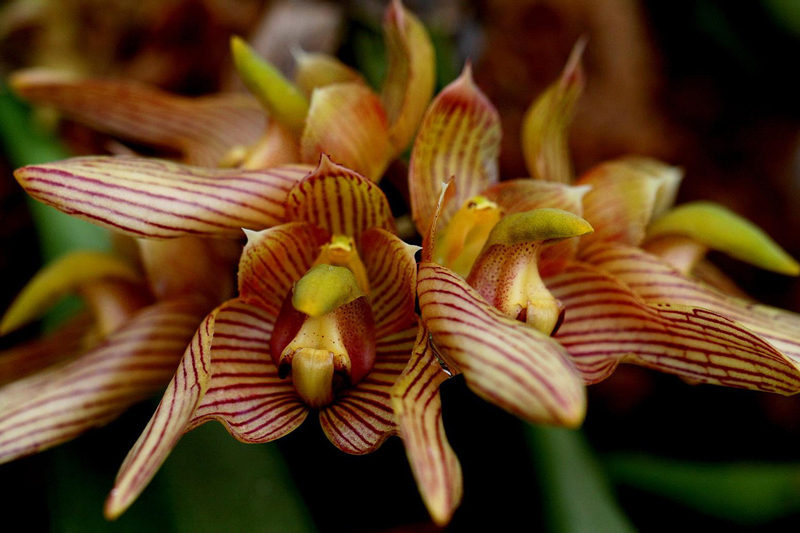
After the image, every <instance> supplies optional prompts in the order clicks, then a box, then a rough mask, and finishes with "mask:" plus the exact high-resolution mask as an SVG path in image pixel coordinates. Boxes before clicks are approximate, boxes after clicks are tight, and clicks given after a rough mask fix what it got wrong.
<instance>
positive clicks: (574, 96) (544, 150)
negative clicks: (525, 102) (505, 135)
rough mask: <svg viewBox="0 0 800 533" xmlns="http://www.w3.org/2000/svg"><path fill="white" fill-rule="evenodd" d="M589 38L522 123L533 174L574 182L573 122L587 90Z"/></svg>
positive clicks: (527, 161)
mask: <svg viewBox="0 0 800 533" xmlns="http://www.w3.org/2000/svg"><path fill="white" fill-rule="evenodd" d="M585 47H586V40H585V39H581V40H579V41H578V42H577V44H575V47H574V48H573V49H572V54H571V55H570V57H569V60H568V61H567V65H566V66H565V67H564V71H563V72H562V73H561V78H560V79H559V80H558V81H556V82H555V83H554V84H552V85H551V86H550V87H548V88H547V89H545V91H544V93H542V94H541V95H540V96H539V97H538V98H537V99H536V101H534V102H533V104H531V107H530V108H529V109H528V111H527V112H526V113H525V118H524V119H523V124H522V152H523V155H524V156H525V164H526V165H527V167H528V173H530V175H531V177H533V178H537V179H542V180H547V181H555V182H559V183H571V182H572V164H571V162H570V158H569V147H568V142H567V141H568V138H569V125H570V122H572V116H573V115H574V114H575V107H576V105H577V103H578V99H579V98H580V95H581V92H582V91H583V85H584V73H583V67H582V66H581V56H582V55H583V50H584V48H585Z"/></svg>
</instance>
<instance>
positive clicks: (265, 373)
mask: <svg viewBox="0 0 800 533" xmlns="http://www.w3.org/2000/svg"><path fill="white" fill-rule="evenodd" d="M274 321H275V315H272V314H270V313H268V312H266V311H263V310H261V309H259V308H258V307H254V306H252V305H248V304H246V303H244V302H242V301H237V300H233V301H231V302H229V303H228V306H227V307H226V308H225V310H224V311H223V312H221V313H220V314H219V315H218V316H217V320H216V323H215V324H214V341H213V343H212V346H211V381H210V383H209V385H208V390H207V391H206V394H205V396H204V397H203V399H202V401H201V402H200V405H199V406H198V408H197V412H196V414H195V417H194V419H193V420H192V423H191V427H196V426H198V425H200V424H203V423H205V422H207V421H209V420H212V419H213V420H218V421H219V422H221V423H222V424H223V425H224V426H225V427H226V428H227V429H228V432H230V434H231V435H232V436H233V437H235V438H236V439H238V440H240V441H242V442H269V441H272V440H275V439H277V438H280V437H282V436H284V435H286V434H287V433H289V432H291V431H293V430H294V429H295V428H297V427H298V426H299V425H300V424H301V423H302V422H303V420H305V418H306V415H307V414H308V408H307V407H306V406H305V405H304V404H303V403H302V402H301V401H300V399H299V398H298V396H297V394H296V393H295V390H294V386H293V385H292V381H291V379H288V378H287V379H281V378H279V377H278V370H277V368H275V365H274V364H273V363H272V360H271V358H270V355H269V341H270V336H271V334H272V326H273V323H274Z"/></svg>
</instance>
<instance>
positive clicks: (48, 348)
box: [0, 313, 93, 386]
mask: <svg viewBox="0 0 800 533" xmlns="http://www.w3.org/2000/svg"><path fill="white" fill-rule="evenodd" d="M92 325H93V320H92V318H91V316H89V315H88V314H86V313H84V314H80V315H78V316H77V317H75V318H73V319H72V320H70V321H69V322H67V323H66V324H63V325H62V326H60V327H59V328H58V329H56V330H55V331H54V332H52V333H50V334H49V335H46V336H44V337H42V338H41V339H34V340H32V341H28V342H26V343H24V344H20V345H18V346H14V347H13V348H9V349H8V350H5V351H3V352H0V386H2V385H5V384H7V383H11V382H13V381H17V380H20V379H22V378H24V377H26V376H29V375H31V374H33V373H35V372H38V371H40V370H43V369H45V368H47V367H48V366H50V365H53V364H55V363H58V362H60V361H63V360H65V359H69V358H71V357H73V356H75V355H77V354H78V353H80V352H81V351H82V350H84V349H86V347H87V344H88V339H87V337H86V336H87V334H88V333H89V332H90V331H91V329H92Z"/></svg>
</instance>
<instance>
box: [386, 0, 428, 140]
mask: <svg viewBox="0 0 800 533" xmlns="http://www.w3.org/2000/svg"><path fill="white" fill-rule="evenodd" d="M383 32H384V36H385V40H386V49H387V51H388V53H389V71H388V72H387V74H386V79H385V80H384V83H383V88H382V91H381V100H382V102H383V106H384V108H385V109H386V113H387V115H388V118H389V124H390V131H389V137H390V139H391V143H392V146H393V148H394V153H395V154H400V153H402V152H403V151H404V150H405V149H406V147H407V146H408V145H409V143H410V142H411V140H412V139H413V138H414V133H415V132H416V131H417V128H419V125H420V122H421V121H422V117H423V115H424V113H425V109H426V108H427V106H428V103H429V102H430V100H431V96H433V91H434V88H435V85H436V60H435V57H434V51H433V45H432V44H431V40H430V37H428V32H427V31H426V30H425V26H423V24H422V23H421V22H420V21H419V20H418V19H417V17H415V16H414V15H413V14H412V13H411V12H410V11H408V10H407V9H406V8H405V7H404V6H403V5H402V3H401V2H400V1H399V0H393V1H392V2H390V4H389V6H388V7H387V8H386V16H385V17H384V21H383Z"/></svg>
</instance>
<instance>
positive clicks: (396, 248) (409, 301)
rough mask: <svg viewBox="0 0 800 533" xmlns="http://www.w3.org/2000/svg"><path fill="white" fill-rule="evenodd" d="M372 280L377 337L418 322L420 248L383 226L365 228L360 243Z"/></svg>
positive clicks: (371, 301)
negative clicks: (415, 311) (416, 297)
mask: <svg viewBox="0 0 800 533" xmlns="http://www.w3.org/2000/svg"><path fill="white" fill-rule="evenodd" d="M359 248H360V250H361V257H362V259H363V260H364V264H365V266H366V268H367V277H368V278H369V283H370V303H371V305H372V310H373V312H374V313H375V328H376V329H375V332H376V336H377V337H378V338H380V337H383V336H384V335H388V334H390V333H394V332H396V331H399V330H402V329H406V328H408V327H409V326H411V325H413V324H416V315H415V314H414V298H415V295H416V290H415V288H416V285H417V264H416V261H415V260H414V254H415V253H416V251H417V250H418V249H419V248H418V247H416V246H411V245H408V244H406V243H404V242H403V241H402V240H400V239H399V238H398V237H396V236H394V235H392V234H391V233H389V232H387V231H385V230H381V229H371V230H367V231H366V232H364V234H363V236H362V237H361V242H360V246H359Z"/></svg>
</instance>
